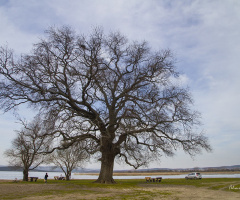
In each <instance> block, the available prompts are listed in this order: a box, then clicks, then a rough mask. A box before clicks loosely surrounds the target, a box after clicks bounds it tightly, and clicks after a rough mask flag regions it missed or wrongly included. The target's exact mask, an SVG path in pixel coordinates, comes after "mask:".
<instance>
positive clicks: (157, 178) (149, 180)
mask: <svg viewBox="0 0 240 200" xmlns="http://www.w3.org/2000/svg"><path fill="white" fill-rule="evenodd" d="M145 179H146V182H161V181H162V177H156V178H151V177H145Z"/></svg>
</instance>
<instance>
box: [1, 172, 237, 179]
mask: <svg viewBox="0 0 240 200" xmlns="http://www.w3.org/2000/svg"><path fill="white" fill-rule="evenodd" d="M45 173H46V172H31V171H30V172H29V176H33V177H38V178H39V179H43V178H44V175H45ZM47 173H48V178H49V179H53V178H54V176H60V175H61V174H62V175H63V176H65V175H64V173H61V172H47ZM201 174H202V177H203V178H240V174H204V173H201ZM186 175H187V173H186V174H182V175H161V173H159V175H154V176H152V177H158V176H161V177H162V178H163V179H171V178H185V176H186ZM145 177H146V176H113V178H114V179H145ZM16 178H17V179H18V180H20V179H22V178H23V173H22V172H19V171H0V179H5V180H14V179H16ZM97 178H98V176H96V175H77V174H74V173H72V179H97Z"/></svg>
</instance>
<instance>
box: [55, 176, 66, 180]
mask: <svg viewBox="0 0 240 200" xmlns="http://www.w3.org/2000/svg"><path fill="white" fill-rule="evenodd" d="M54 179H55V180H65V177H63V176H61V177H59V176H54Z"/></svg>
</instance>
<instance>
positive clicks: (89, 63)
mask: <svg viewBox="0 0 240 200" xmlns="http://www.w3.org/2000/svg"><path fill="white" fill-rule="evenodd" d="M46 34H47V37H46V38H45V39H42V40H40V41H39V42H38V43H37V44H35V45H34V48H33V50H32V53H31V54H28V55H23V56H21V57H20V59H19V60H16V59H15V58H13V52H12V51H11V50H8V49H7V48H6V47H2V48H1V49H0V75H1V82H0V100H1V106H2V107H3V108H5V111H7V110H10V109H12V108H14V107H16V106H18V105H21V104H25V103H28V104H30V105H33V106H36V107H40V108H41V110H42V111H45V113H46V118H48V119H49V120H48V121H49V122H50V121H52V125H53V127H55V128H54V131H53V132H52V134H55V136H61V137H62V139H63V140H64V141H66V144H68V145H71V144H73V143H75V142H76V141H81V140H88V141H91V142H92V143H94V144H95V146H94V147H95V148H94V149H93V148H92V149H91V152H92V153H93V152H99V154H98V155H99V160H100V161H101V170H100V174H99V178H98V180H97V182H101V183H113V182H114V180H113V178H112V174H113V167H114V161H115V159H116V158H117V159H120V160H121V161H124V162H126V163H127V164H129V165H131V166H133V167H135V168H138V167H140V166H143V165H145V164H147V163H148V162H149V161H150V160H151V159H156V158H159V157H160V156H161V155H163V154H166V155H168V156H171V155H173V154H174V151H175V150H177V149H178V148H181V149H183V150H184V151H185V152H187V153H189V154H190V155H194V154H196V153H199V152H200V151H201V149H205V150H210V145H209V144H208V139H207V137H205V136H204V135H203V134H202V132H201V131H200V130H199V127H198V125H199V113H198V112H196V111H194V110H193V109H192V104H193V101H192V99H191V95H190V93H189V91H188V89H187V88H183V87H181V86H179V85H177V84H176V83H177V81H176V80H177V78H178V73H177V72H176V69H175V66H174V64H175V62H174V61H175V59H174V57H173V55H172V53H171V51H170V50H159V51H152V50H151V48H150V47H149V45H148V43H147V42H145V41H143V42H138V41H133V42H131V41H128V39H127V38H126V37H125V36H123V35H122V34H120V33H119V32H112V33H109V34H108V35H104V33H103V31H102V30H101V29H99V28H96V29H94V30H93V32H92V33H91V34H89V36H84V35H78V34H76V33H75V31H73V30H72V29H71V28H70V27H62V28H50V29H49V30H47V31H46ZM49 134H50V133H49ZM68 145H67V146H68ZM66 148H67V147H66ZM89 152H90V151H89Z"/></svg>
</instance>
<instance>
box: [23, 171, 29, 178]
mask: <svg viewBox="0 0 240 200" xmlns="http://www.w3.org/2000/svg"><path fill="white" fill-rule="evenodd" d="M23 181H28V169H23Z"/></svg>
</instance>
